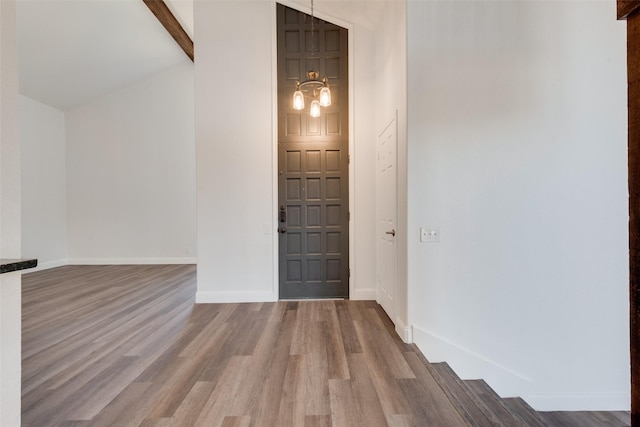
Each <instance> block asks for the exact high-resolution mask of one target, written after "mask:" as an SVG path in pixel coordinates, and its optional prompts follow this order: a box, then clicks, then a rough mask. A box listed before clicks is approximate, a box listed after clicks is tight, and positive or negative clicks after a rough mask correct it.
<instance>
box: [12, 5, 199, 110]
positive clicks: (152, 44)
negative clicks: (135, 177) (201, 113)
mask: <svg viewBox="0 0 640 427" xmlns="http://www.w3.org/2000/svg"><path fill="white" fill-rule="evenodd" d="M0 1H2V0H0ZM172 1H173V2H176V4H175V5H174V4H171V6H170V7H171V9H172V10H173V11H174V14H176V16H178V15H179V14H181V15H183V16H178V18H179V19H180V20H185V19H186V20H187V21H188V19H189V10H191V17H190V19H191V22H193V16H192V13H193V12H192V11H193V4H192V2H191V0H172ZM17 24H18V59H19V69H20V92H21V93H22V94H23V95H25V96H28V97H30V98H33V99H35V100H38V101H40V102H42V103H45V104H48V105H51V106H53V107H56V108H59V109H61V110H65V109H68V108H71V107H74V106H77V105H81V104H83V103H86V102H88V101H90V100H92V99H94V98H96V97H98V96H101V95H104V94H107V93H109V92H111V91H113V90H116V89H119V88H121V87H124V86H126V85H128V84H131V83H133V82H135V81H136V80H139V79H141V78H143V77H145V76H148V75H151V74H153V73H155V72H157V71H160V70H162V69H165V68H168V67H171V66H173V65H176V64H178V63H181V62H183V61H189V59H188V58H187V56H186V55H185V54H184V52H183V51H182V50H181V49H180V47H179V46H178V45H177V43H176V42H175V41H174V40H173V39H172V38H171V36H170V35H169V34H168V33H167V31H166V30H165V29H164V27H163V26H162V25H161V24H160V23H159V22H158V20H157V19H156V18H155V16H154V15H153V14H152V13H151V11H150V10H149V9H148V8H147V6H146V5H145V4H144V3H143V2H142V0H19V1H18V10H17ZM183 25H186V24H183ZM189 31H192V29H187V32H189Z"/></svg>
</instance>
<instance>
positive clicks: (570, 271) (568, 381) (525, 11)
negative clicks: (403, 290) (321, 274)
mask: <svg viewBox="0 0 640 427" xmlns="http://www.w3.org/2000/svg"><path fill="white" fill-rule="evenodd" d="M625 55H626V42H625V23H624V22H617V21H616V19H615V2H613V1H611V2H564V1H556V2H533V1H532V2H526V1H523V2H500V1H497V2H490V1H482V2H422V1H410V2H409V3H408V58H409V61H408V67H409V70H408V96H409V98H408V99H409V102H408V109H409V118H408V150H409V153H408V154H409V163H408V167H409V177H408V179H409V232H410V234H413V235H415V238H414V239H412V240H410V242H409V247H408V250H409V304H410V307H409V314H410V321H411V324H412V325H413V326H414V336H415V340H416V342H417V343H418V345H419V347H420V348H421V349H422V351H423V352H424V353H425V355H426V356H427V358H429V359H430V360H431V361H434V362H437V361H440V360H446V361H448V362H449V363H450V364H451V365H453V368H454V369H455V370H456V371H457V372H458V373H459V374H461V375H462V376H463V377H466V378H477V377H480V378H485V379H487V380H488V382H489V384H490V385H492V386H493V387H494V388H495V389H496V390H497V391H498V392H499V393H500V394H502V395H521V396H523V397H524V398H525V399H526V400H527V401H528V402H529V403H530V404H532V405H533V406H534V407H535V408H536V409H540V410H553V409H565V410H571V409H576V410H577V409H592V410H596V409H628V408H629V356H628V354H629V338H628V334H629V329H628V322H629V317H628V316H629V313H628V291H627V289H628V251H627V248H628V236H627V218H628V215H627V163H626V143H627V142H626V125H627V124H626V74H625V69H626V63H625V57H626V56H625ZM420 226H427V227H440V231H441V243H428V244H427V243H419V242H418V228H419V227H420Z"/></svg>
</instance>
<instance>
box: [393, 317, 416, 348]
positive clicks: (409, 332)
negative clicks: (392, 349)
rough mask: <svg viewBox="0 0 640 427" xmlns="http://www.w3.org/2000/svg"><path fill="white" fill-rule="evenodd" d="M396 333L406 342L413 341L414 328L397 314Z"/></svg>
mask: <svg viewBox="0 0 640 427" xmlns="http://www.w3.org/2000/svg"><path fill="white" fill-rule="evenodd" d="M396 333H397V334H398V335H400V338H401V339H402V341H403V342H404V343H405V344H411V343H413V328H412V327H411V326H407V325H405V324H404V322H403V321H402V319H400V318H399V317H397V316H396Z"/></svg>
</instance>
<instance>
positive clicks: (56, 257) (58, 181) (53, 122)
mask: <svg viewBox="0 0 640 427" xmlns="http://www.w3.org/2000/svg"><path fill="white" fill-rule="evenodd" d="M20 138H21V144H22V255H23V256H24V257H26V258H37V259H38V268H39V269H42V268H50V267H56V266H59V265H64V264H66V262H67V179H66V169H65V168H66V132H65V116H64V113H63V112H62V111H60V110H58V109H56V108H53V107H50V106H48V105H45V104H42V103H40V102H38V101H34V100H33V99H31V98H27V97H26V96H21V97H20ZM31 271H33V270H31Z"/></svg>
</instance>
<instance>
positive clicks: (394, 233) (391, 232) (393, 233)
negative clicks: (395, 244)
mask: <svg viewBox="0 0 640 427" xmlns="http://www.w3.org/2000/svg"><path fill="white" fill-rule="evenodd" d="M385 234H391V235H392V236H393V237H396V230H395V229H394V230H391V231H387V232H386V233H385Z"/></svg>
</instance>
